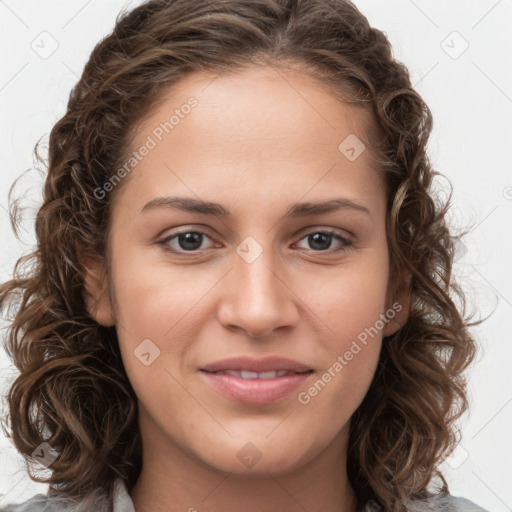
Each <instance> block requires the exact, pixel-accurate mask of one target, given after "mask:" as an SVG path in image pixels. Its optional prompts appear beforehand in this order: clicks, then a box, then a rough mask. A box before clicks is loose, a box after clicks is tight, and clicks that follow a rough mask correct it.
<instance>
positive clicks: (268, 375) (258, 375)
mask: <svg viewBox="0 0 512 512" xmlns="http://www.w3.org/2000/svg"><path fill="white" fill-rule="evenodd" d="M219 373H224V374H225V375H232V376H233V377H240V378H242V379H275V378H276V377H283V376H284V375H293V374H294V373H295V372H289V371H288V370H278V371H269V372H249V371H246V370H242V371H236V370H226V371H225V372H219Z"/></svg>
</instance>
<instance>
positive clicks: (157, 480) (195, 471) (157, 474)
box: [130, 425, 357, 512]
mask: <svg viewBox="0 0 512 512" xmlns="http://www.w3.org/2000/svg"><path fill="white" fill-rule="evenodd" d="M146 427H147V425H146ZM146 434H149V433H148V432H146ZM347 436H348V428H346V429H344V430H343V431H342V432H340V434H339V435H338V436H337V437H336V438H335V439H334V440H333V442H332V443H331V444H330V445H328V446H327V447H326V448H325V449H324V450H323V451H322V452H321V453H320V454H319V455H318V456H317V457H316V458H314V459H313V460H310V461H309V462H307V463H306V464H304V465H302V466H300V467H296V468H294V469H293V470H291V471H289V472H287V473H280V474H275V473H272V471H266V470H263V471H260V472H259V473H257V474H256V473H255V474H243V475H242V474H240V473H234V472H222V471H219V470H218V469H217V468H214V467H212V466H210V465H207V464H205V463H204V461H202V460H200V459H198V458H197V457H196V456H195V455H194V454H191V453H185V452H184V451H183V450H181V449H180V448H179V447H178V446H176V445H175V444H174V443H172V442H171V441H170V440H169V438H168V437H167V436H166V435H165V434H164V433H163V432H162V431H161V430H159V429H156V430H154V431H153V430H152V431H151V434H150V435H145V436H144V435H143V436H142V437H143V440H144V439H145V440H146V442H143V463H142V471H141V474H140V476H139V479H138V480H137V482H136V484H135V486H134V487H133V489H132V490H131V491H130V496H131V498H132V501H133V504H134V507H135V510H136V512H164V511H165V512H183V511H189V512H218V511H219V510H222V511H223V512H235V511H236V512H239V511H240V510H244V512H261V510H279V511H280V512H297V511H301V510H303V511H308V512H323V511H325V510H330V511H336V512H354V511H355V510H356V505H357V500H356V496H355V493H354V491H353V489H352V487H351V485H350V483H349V481H348V477H347V473H346V446H347V440H348V437H347ZM163 447H165V449H163Z"/></svg>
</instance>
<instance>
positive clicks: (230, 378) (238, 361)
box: [200, 357, 313, 405]
mask: <svg viewBox="0 0 512 512" xmlns="http://www.w3.org/2000/svg"><path fill="white" fill-rule="evenodd" d="M227 370H234V371H244V370H245V371H252V372H258V373H261V372H266V371H279V370H287V371H290V372H297V373H295V374H293V375H284V376H282V377H275V378H271V379H242V378H241V377H238V376H235V375H226V374H223V373H214V372H222V371H227ZM200 374H201V375H202V376H203V378H204V379H205V380H206V382H207V383H208V384H209V385H210V386H211V387H212V388H213V389H215V390H216V391H217V392H219V393H221V394H222V395H224V396H226V397H228V398H230V399H232V400H236V401H238V402H241V403H245V404H253V405H259V404H268V403H272V402H276V401H277V400H280V399H283V398H285V397H287V396H288V395H290V394H291V393H292V392H293V391H294V390H295V389H296V388H298V387H299V386H301V385H302V384H304V382H305V381H306V380H307V379H309V377H310V376H311V375H312V374H313V369H312V368H310V367H309V366H307V365H304V364H302V363H299V362H298V361H293V360H291V359H287V358H282V357H268V358H264V359H251V358H247V357H235V358H231V359H224V360H222V361H217V362H215V363H211V364H208V365H206V366H204V367H202V368H201V369H200Z"/></svg>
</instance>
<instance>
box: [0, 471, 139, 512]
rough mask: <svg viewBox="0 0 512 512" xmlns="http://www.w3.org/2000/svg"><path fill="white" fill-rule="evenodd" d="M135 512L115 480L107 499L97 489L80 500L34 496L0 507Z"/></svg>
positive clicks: (32, 511)
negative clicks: (111, 493)
mask: <svg viewBox="0 0 512 512" xmlns="http://www.w3.org/2000/svg"><path fill="white" fill-rule="evenodd" d="M112 508H113V511H114V512H135V508H134V507H133V503H132V501H131V498H130V496H129V494H128V491H127V489H126V486H125V484H124V482H123V481H122V480H121V479H117V481H116V482H115V486H114V494H113V497H112V499H109V498H108V496H107V493H106V491H105V490H104V489H103V488H101V487H98V488H96V489H94V490H93V491H91V492H90V493H89V494H86V495H85V496H83V498H81V499H80V500H74V499H72V498H69V497H66V496H64V495H61V494H59V493H52V494H47V495H46V496H45V495H44V494H36V495H35V496H33V497H32V498H30V499H29V500H28V501H25V502H23V503H18V504H10V505H7V506H4V507H0V512H91V511H94V512H107V511H110V510H112Z"/></svg>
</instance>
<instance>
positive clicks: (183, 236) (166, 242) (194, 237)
mask: <svg viewBox="0 0 512 512" xmlns="http://www.w3.org/2000/svg"><path fill="white" fill-rule="evenodd" d="M205 237H206V238H208V239H210V240H212V239H211V238H210V237H209V236H208V235H207V234H206V233H204V232H203V231H190V230H189V231H181V232H179V233H174V234H173V235H169V236H166V237H165V238H164V239H162V240H160V241H159V242H158V244H160V245H162V246H163V248H164V249H165V250H167V251H171V252H176V253H183V254H185V253H193V252H196V251H199V252H202V251H203V250H205V248H203V249H201V245H202V243H203V241H204V238H205Z"/></svg>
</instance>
